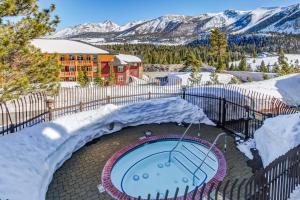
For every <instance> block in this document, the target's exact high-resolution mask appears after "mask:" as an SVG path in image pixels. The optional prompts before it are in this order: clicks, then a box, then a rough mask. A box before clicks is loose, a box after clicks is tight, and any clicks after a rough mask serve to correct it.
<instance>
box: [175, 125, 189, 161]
mask: <svg viewBox="0 0 300 200" xmlns="http://www.w3.org/2000/svg"><path fill="white" fill-rule="evenodd" d="M192 125H193V123H190V125H189V126H188V127H187V129H186V130H185V131H184V133H183V134H182V136H181V138H180V140H178V142H177V143H176V145H175V146H174V148H173V149H171V151H170V153H169V162H171V153H172V152H173V151H174V150H175V149H176V148H177V147H178V145H179V144H180V142H181V141H182V140H183V138H184V136H185V135H186V133H187V132H188V130H189V129H190V128H191V126H192Z"/></svg>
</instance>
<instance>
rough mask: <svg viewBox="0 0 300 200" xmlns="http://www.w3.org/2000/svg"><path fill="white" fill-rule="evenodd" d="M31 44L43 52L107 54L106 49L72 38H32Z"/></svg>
mask: <svg viewBox="0 0 300 200" xmlns="http://www.w3.org/2000/svg"><path fill="white" fill-rule="evenodd" d="M31 44H32V45H33V46H35V47H37V48H39V49H41V51H42V52H43V53H61V54H70V53H78V54H108V53H109V52H108V51H105V50H102V49H100V48H96V47H94V46H91V45H89V44H85V43H82V42H77V41H72V40H58V39H34V40H32V41H31Z"/></svg>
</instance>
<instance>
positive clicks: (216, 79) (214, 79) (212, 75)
mask: <svg viewBox="0 0 300 200" xmlns="http://www.w3.org/2000/svg"><path fill="white" fill-rule="evenodd" d="M209 76H210V83H211V84H220V82H219V76H218V74H217V73H216V72H212V73H210V75H209Z"/></svg>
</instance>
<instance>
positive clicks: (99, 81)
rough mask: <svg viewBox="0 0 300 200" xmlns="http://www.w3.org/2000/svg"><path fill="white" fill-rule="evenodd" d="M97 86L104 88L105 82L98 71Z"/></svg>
mask: <svg viewBox="0 0 300 200" xmlns="http://www.w3.org/2000/svg"><path fill="white" fill-rule="evenodd" d="M95 85H98V86H104V80H103V79H102V77H101V72H99V71H98V70H97V73H96V77H95Z"/></svg>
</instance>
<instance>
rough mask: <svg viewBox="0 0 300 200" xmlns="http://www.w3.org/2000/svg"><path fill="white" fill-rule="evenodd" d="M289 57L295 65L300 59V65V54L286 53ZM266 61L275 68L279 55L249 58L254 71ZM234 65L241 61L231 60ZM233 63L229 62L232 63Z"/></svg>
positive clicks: (299, 62)
mask: <svg viewBox="0 0 300 200" xmlns="http://www.w3.org/2000/svg"><path fill="white" fill-rule="evenodd" d="M285 57H286V58H287V62H288V63H289V64H293V65H295V64H296V63H297V60H298V66H300V54H285ZM262 61H264V62H265V65H266V66H268V65H270V70H272V69H273V66H274V65H275V63H277V64H278V56H266V57H259V58H247V64H248V65H250V66H251V69H252V70H253V71H256V70H257V69H258V67H259V66H260V64H261V62H262ZM231 63H232V64H233V65H235V66H238V65H239V63H240V61H235V62H231ZM231 63H229V64H230V65H231Z"/></svg>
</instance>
